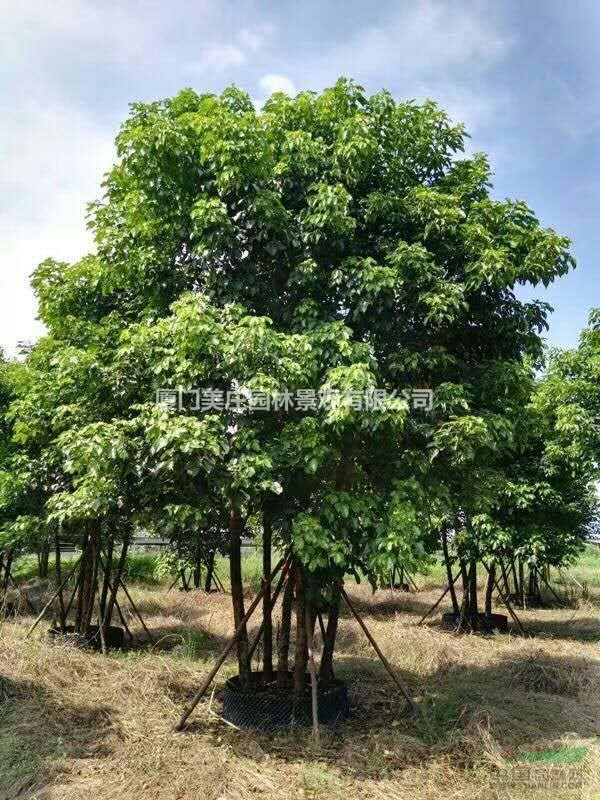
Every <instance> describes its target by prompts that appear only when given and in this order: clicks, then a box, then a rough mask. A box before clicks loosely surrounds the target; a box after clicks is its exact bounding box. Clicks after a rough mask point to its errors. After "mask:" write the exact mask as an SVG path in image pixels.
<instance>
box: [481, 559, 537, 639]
mask: <svg viewBox="0 0 600 800" xmlns="http://www.w3.org/2000/svg"><path fill="white" fill-rule="evenodd" d="M481 563H482V564H483V566H484V567H485V569H486V571H487V573H488V575H490V568H489V567H488V565H487V564H486V563H485V561H482V562H481ZM494 585H495V587H496V591H497V592H498V594H499V595H500V600H502V602H503V603H504V605H505V606H506V608H507V609H508V613H509V614H510V615H511V617H512V618H513V620H514V622H515V624H516V626H517V628H518V629H519V632H520V633H521V636H527V634H526V633H525V628H524V627H523V626H522V625H521V620H520V619H519V618H518V617H517V615H516V614H515V612H514V610H513V607H512V605H511V603H510V601H509V599H508V597H505V596H504V595H503V594H502V589H501V588H500V586H499V585H498V580H497V579H496V577H495V576H494Z"/></svg>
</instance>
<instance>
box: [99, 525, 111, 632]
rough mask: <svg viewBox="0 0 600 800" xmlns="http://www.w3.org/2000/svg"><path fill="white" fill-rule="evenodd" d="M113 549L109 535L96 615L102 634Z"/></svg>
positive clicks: (105, 623) (104, 630) (104, 628)
mask: <svg viewBox="0 0 600 800" xmlns="http://www.w3.org/2000/svg"><path fill="white" fill-rule="evenodd" d="M114 549H115V541H114V538H113V537H112V536H110V538H109V540H108V546H107V548H106V554H105V555H106V561H104V562H103V563H104V577H103V579H102V590H101V592H100V604H99V611H98V616H99V618H100V623H99V624H100V625H102V627H103V635H106V627H105V626H106V625H107V620H106V604H107V602H108V593H109V591H110V580H111V576H112V568H113V555H114Z"/></svg>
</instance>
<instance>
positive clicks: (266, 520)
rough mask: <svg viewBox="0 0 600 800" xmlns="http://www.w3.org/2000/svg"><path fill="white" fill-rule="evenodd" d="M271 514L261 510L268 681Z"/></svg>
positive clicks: (266, 673) (268, 674)
mask: <svg viewBox="0 0 600 800" xmlns="http://www.w3.org/2000/svg"><path fill="white" fill-rule="evenodd" d="M272 535H273V534H272V529H271V515H270V513H269V512H267V511H265V512H263V581H264V587H265V593H264V595H263V677H264V680H265V681H266V682H267V683H268V682H270V681H272V680H273V617H272V613H271V570H272V566H271V547H272Z"/></svg>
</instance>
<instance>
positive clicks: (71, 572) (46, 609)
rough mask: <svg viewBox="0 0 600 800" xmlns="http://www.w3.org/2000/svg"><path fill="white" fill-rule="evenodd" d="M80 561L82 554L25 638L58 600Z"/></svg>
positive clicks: (26, 636)
mask: <svg viewBox="0 0 600 800" xmlns="http://www.w3.org/2000/svg"><path fill="white" fill-rule="evenodd" d="M80 561H81V556H80V557H79V558H78V559H77V561H76V562H75V565H74V567H73V569H71V570H70V571H69V572H68V573H67V577H66V578H65V579H64V581H63V582H62V583H61V584H60V586H59V587H58V589H57V590H56V591H55V592H54V594H53V595H52V597H51V598H50V600H48V602H47V603H46V605H45V606H44V607H43V608H42V610H41V611H40V613H39V614H38V616H37V619H36V620H35V622H34V623H33V625H32V626H31V628H29V630H28V631H27V633H26V634H25V638H26V639H27V638H28V637H29V636H30V634H32V633H33V631H34V630H35V629H36V628H37V626H38V623H39V622H41V620H42V618H43V616H44V614H45V613H46V611H48V609H49V608H50V606H51V605H52V603H53V602H54V601H55V600H56V598H57V597H58V595H59V594H60V593H61V592H62V590H63V589H64V588H65V586H66V585H67V583H68V582H69V579H70V577H71V576H72V575H73V574H74V573H75V570H76V569H77V567H78V566H79V562H80Z"/></svg>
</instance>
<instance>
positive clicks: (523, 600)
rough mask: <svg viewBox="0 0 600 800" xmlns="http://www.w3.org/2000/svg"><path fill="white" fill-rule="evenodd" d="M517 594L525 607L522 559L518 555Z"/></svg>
mask: <svg viewBox="0 0 600 800" xmlns="http://www.w3.org/2000/svg"><path fill="white" fill-rule="evenodd" d="M519 596H520V599H521V605H522V606H523V608H525V575H524V570H523V559H522V558H521V556H519Z"/></svg>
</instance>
